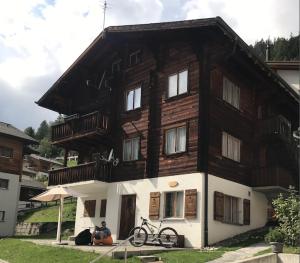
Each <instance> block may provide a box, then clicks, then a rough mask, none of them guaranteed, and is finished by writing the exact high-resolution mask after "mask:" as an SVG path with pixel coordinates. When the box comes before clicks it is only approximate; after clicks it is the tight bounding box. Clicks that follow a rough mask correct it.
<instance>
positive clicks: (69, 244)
mask: <svg viewBox="0 0 300 263" xmlns="http://www.w3.org/2000/svg"><path fill="white" fill-rule="evenodd" d="M22 240H23V241H29V242H33V243H35V244H37V245H48V246H54V247H64V248H69V249H76V250H82V251H86V252H94V253H98V254H104V253H107V252H109V250H111V249H112V246H76V245H75V243H74V241H63V243H65V245H58V244H55V243H54V242H53V241H55V240H50V239H22ZM126 248H127V251H128V253H129V254H138V255H139V254H140V251H143V254H145V255H146V254H154V253H158V252H164V251H170V250H182V248H173V249H170V248H164V247H161V246H143V247H134V246H132V245H130V244H128V246H127V247H126ZM124 249H125V247H124V246H120V247H118V248H116V250H115V251H116V253H117V252H122V253H123V252H124ZM111 255H112V253H109V254H108V256H111ZM0 263H1V262H0Z"/></svg>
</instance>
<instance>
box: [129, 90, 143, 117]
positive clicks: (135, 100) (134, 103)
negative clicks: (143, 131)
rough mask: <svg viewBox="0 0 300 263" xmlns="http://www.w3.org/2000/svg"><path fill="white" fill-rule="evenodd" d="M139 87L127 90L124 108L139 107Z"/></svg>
mask: <svg viewBox="0 0 300 263" xmlns="http://www.w3.org/2000/svg"><path fill="white" fill-rule="evenodd" d="M141 90H142V89H141V87H138V88H136V89H133V90H130V91H127V93H126V110H127V111H130V110H135V109H137V108H140V107H141Z"/></svg>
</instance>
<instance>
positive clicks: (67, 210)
mask: <svg viewBox="0 0 300 263" xmlns="http://www.w3.org/2000/svg"><path fill="white" fill-rule="evenodd" d="M75 216H76V202H73V203H70V202H67V203H65V204H64V211H63V221H75ZM57 219H58V205H53V206H50V207H43V208H41V209H38V210H35V211H32V212H29V213H26V214H25V215H23V216H21V217H19V218H18V221H24V222H28V223H43V222H57Z"/></svg>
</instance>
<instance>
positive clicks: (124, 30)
mask: <svg viewBox="0 0 300 263" xmlns="http://www.w3.org/2000/svg"><path fill="white" fill-rule="evenodd" d="M208 27H209V28H212V27H215V28H218V29H219V30H221V31H222V32H223V34H224V35H226V36H227V37H228V38H229V39H230V40H231V41H232V42H234V43H235V45H236V46H237V47H239V49H240V50H241V51H243V52H245V54H246V55H247V57H249V58H250V59H251V60H252V61H253V66H254V67H259V68H260V70H261V71H262V72H263V74H266V76H268V77H270V78H271V79H272V81H274V82H276V83H277V85H279V86H280V87H281V88H282V89H284V90H285V91H287V92H288V93H289V95H290V96H292V97H293V98H294V99H295V100H296V101H297V102H299V96H298V94H297V93H296V92H295V91H294V90H293V89H292V88H291V87H290V86H289V84H288V83H286V82H285V80H283V79H282V78H281V77H280V76H279V75H277V74H276V73H275V72H274V71H273V70H271V69H270V68H269V66H268V65H267V64H266V63H265V62H264V61H262V60H261V59H260V58H259V57H258V56H257V55H256V54H255V53H254V52H253V50H252V49H251V48H250V47H249V46H248V45H247V44H246V43H245V42H244V41H243V40H242V39H241V38H240V37H239V36H238V35H237V34H236V33H235V32H234V31H233V30H232V29H231V28H230V27H229V26H228V25H227V24H226V23H225V22H224V20H223V19H222V18H220V17H214V18H206V19H196V20H185V21H176V22H164V23H150V24H137V25H125V26H110V27H107V28H105V29H104V30H103V31H102V32H101V33H100V34H99V35H98V36H97V37H96V39H95V40H94V41H93V42H92V43H91V44H90V46H89V47H88V48H87V49H86V50H85V51H84V52H83V53H82V54H81V55H80V56H79V57H78V58H77V59H76V61H75V62H74V63H73V64H72V65H71V66H70V67H69V68H68V69H67V70H66V71H65V72H64V73H63V74H62V76H61V77H60V78H59V79H58V80H57V81H56V82H55V83H54V84H53V85H52V87H51V88H50V89H49V90H48V91H47V92H46V93H45V94H44V95H43V96H42V97H41V98H40V99H39V101H37V102H36V103H37V104H38V105H40V106H43V107H46V108H50V109H52V110H53V108H51V107H49V103H47V101H46V100H47V98H48V96H49V95H50V94H51V93H52V92H54V90H56V89H57V88H59V86H60V85H61V84H62V83H64V81H65V80H66V79H67V77H69V76H70V75H71V73H72V71H74V70H75V68H77V67H80V66H81V65H83V63H84V62H85V61H86V60H88V59H89V58H91V57H92V54H93V52H94V51H95V50H96V49H97V50H101V47H104V45H105V44H107V43H108V42H109V37H108V36H112V35H124V34H133V33H144V34H148V33H150V32H152V33H155V32H164V33H165V32H171V31H174V32H175V31H179V30H188V29H195V28H196V29H198V28H199V29H204V28H208Z"/></svg>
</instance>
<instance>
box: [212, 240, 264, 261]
mask: <svg viewBox="0 0 300 263" xmlns="http://www.w3.org/2000/svg"><path fill="white" fill-rule="evenodd" d="M269 247H270V246H269V245H267V244H265V243H257V244H254V245H251V246H249V247H244V248H240V249H238V250H235V251H230V252H225V253H224V254H223V256H222V257H220V258H217V259H215V260H212V261H209V263H226V262H235V261H238V260H242V259H245V258H249V257H252V256H253V255H254V254H256V253H257V252H259V251H262V250H265V249H268V248H269Z"/></svg>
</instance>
